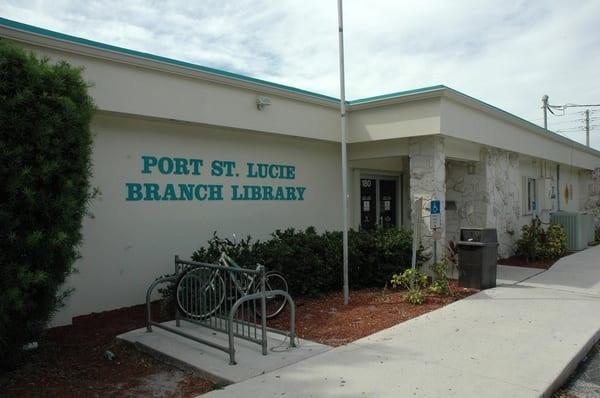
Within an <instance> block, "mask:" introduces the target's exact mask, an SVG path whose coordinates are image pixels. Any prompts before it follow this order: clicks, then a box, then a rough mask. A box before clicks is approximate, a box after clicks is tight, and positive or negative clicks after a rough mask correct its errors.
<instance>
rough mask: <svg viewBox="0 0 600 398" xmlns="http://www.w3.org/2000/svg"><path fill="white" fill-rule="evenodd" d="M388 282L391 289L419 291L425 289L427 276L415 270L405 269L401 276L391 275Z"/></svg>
mask: <svg viewBox="0 0 600 398" xmlns="http://www.w3.org/2000/svg"><path fill="white" fill-rule="evenodd" d="M390 282H391V284H392V287H393V288H398V287H402V288H404V289H410V288H417V289H421V288H425V287H427V275H425V274H422V273H420V272H419V271H418V270H416V269H412V268H407V269H405V270H404V271H403V272H402V273H401V274H394V275H392V279H391V281H390Z"/></svg>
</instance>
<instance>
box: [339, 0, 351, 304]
mask: <svg viewBox="0 0 600 398" xmlns="http://www.w3.org/2000/svg"><path fill="white" fill-rule="evenodd" d="M338 22H339V50H340V116H341V123H342V208H343V217H344V220H343V222H342V225H343V230H342V234H343V251H344V304H346V305H347V304H348V301H349V295H350V292H349V288H348V175H347V164H346V161H347V160H346V87H345V79H344V22H343V12H342V0H338Z"/></svg>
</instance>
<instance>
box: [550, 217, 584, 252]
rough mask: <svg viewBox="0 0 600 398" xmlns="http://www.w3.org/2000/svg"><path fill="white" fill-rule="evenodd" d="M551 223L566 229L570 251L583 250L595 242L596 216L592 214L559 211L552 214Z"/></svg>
mask: <svg viewBox="0 0 600 398" xmlns="http://www.w3.org/2000/svg"><path fill="white" fill-rule="evenodd" d="M550 222H551V223H553V224H560V225H562V226H563V227H564V229H565V232H566V233H567V248H568V249H569V250H583V249H585V248H587V246H588V243H589V242H593V241H594V216H592V215H591V214H584V213H576V212H569V211H557V212H555V213H551V214H550Z"/></svg>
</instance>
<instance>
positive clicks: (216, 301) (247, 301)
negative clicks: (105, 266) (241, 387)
mask: <svg viewBox="0 0 600 398" xmlns="http://www.w3.org/2000/svg"><path fill="white" fill-rule="evenodd" d="M190 268H194V269H197V270H198V274H199V275H200V277H206V281H204V282H205V283H210V284H211V285H210V286H211V293H212V294H210V295H208V296H206V297H204V301H206V302H207V303H208V308H210V309H211V311H210V313H209V314H208V315H207V316H205V317H191V316H188V315H186V314H182V313H180V311H179V310H177V309H176V311H175V326H176V327H171V326H167V325H163V324H162V323H159V322H156V321H153V320H152V312H151V302H150V300H151V296H152V292H153V291H154V289H155V288H156V287H157V286H158V285H160V284H163V283H171V284H175V283H176V282H177V280H178V279H179V277H180V276H181V275H182V274H183V273H184V272H186V271H187V270H188V269H190ZM224 276H225V277H224ZM240 280H241V281H242V282H248V281H251V280H254V281H258V282H259V284H258V285H254V286H258V289H259V290H258V291H254V292H251V293H250V292H248V291H245V290H244V289H243V287H244V286H243V283H242V288H240ZM205 286H206V285H203V288H204V291H205V292H206V291H208V289H206V287H205ZM194 287H197V286H195V285H194V286H190V289H192V288H194ZM175 295H177V292H175ZM184 296H185V293H184ZM272 296H282V297H283V298H284V299H285V300H286V301H287V304H288V305H289V307H290V330H289V332H287V331H282V330H278V329H273V328H269V327H267V321H266V316H259V318H260V320H259V321H260V323H257V312H258V311H257V302H259V303H260V313H261V314H263V315H264V314H265V313H266V298H267V297H272ZM175 299H177V297H176V298H175ZM182 299H183V300H190V301H186V303H187V304H188V305H190V306H192V307H193V308H202V305H206V304H205V303H198V302H197V301H198V300H197V295H194V294H192V295H190V297H183V298H182ZM213 308H214V310H213ZM181 320H185V321H187V322H191V323H194V324H196V325H199V326H203V327H206V328H208V329H211V330H215V331H218V332H222V333H224V334H226V335H227V336H228V341H227V345H220V344H216V343H214V342H211V341H207V340H205V339H202V338H199V337H197V336H193V335H191V334H189V333H186V332H184V331H182V330H180V329H179V327H180V326H181ZM153 326H156V327H158V328H161V329H164V330H167V331H169V332H171V333H174V334H176V335H178V336H182V337H185V338H188V339H190V340H193V341H195V342H197V343H200V344H205V345H207V346H209V347H212V348H215V349H217V350H220V351H223V352H226V353H228V354H229V363H230V365H235V364H236V362H235V344H234V340H235V337H238V338H241V339H244V340H247V341H251V342H253V343H256V344H258V345H260V346H261V347H262V354H263V355H267V332H271V333H277V334H281V335H284V336H287V337H289V339H290V345H289V346H290V347H295V346H296V345H295V340H296V333H295V327H296V305H295V303H294V300H292V297H291V296H290V295H289V294H288V293H287V292H285V291H283V290H266V289H265V268H264V267H263V266H258V267H257V268H256V269H254V270H253V269H246V268H232V267H225V266H222V265H218V264H208V263H200V262H194V261H186V260H181V259H180V258H179V256H175V273H174V274H173V275H170V276H165V277H162V278H158V279H156V280H155V281H154V282H152V284H151V285H150V287H148V290H147V292H146V330H147V331H148V332H152V327H153Z"/></svg>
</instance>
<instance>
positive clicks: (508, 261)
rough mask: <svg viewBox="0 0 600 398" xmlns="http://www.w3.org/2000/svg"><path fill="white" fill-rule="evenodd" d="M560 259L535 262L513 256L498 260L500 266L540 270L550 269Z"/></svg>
mask: <svg viewBox="0 0 600 398" xmlns="http://www.w3.org/2000/svg"><path fill="white" fill-rule="evenodd" d="M558 260H559V259H556V258H555V259H553V260H549V259H546V260H535V261H527V259H525V258H522V257H517V256H512V257H508V258H503V259H502V260H498V264H500V265H512V266H513V267H528V268H540V269H548V268H550V267H551V266H552V265H553V264H554V263H555V262H557V261H558Z"/></svg>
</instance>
